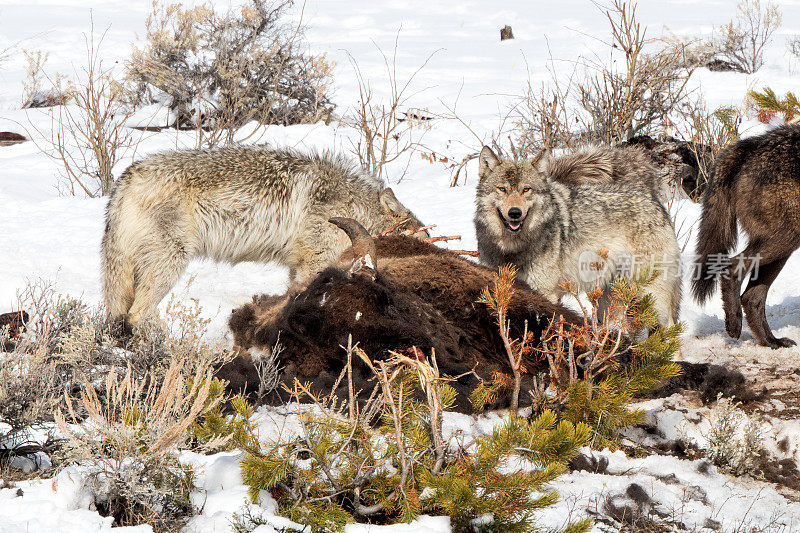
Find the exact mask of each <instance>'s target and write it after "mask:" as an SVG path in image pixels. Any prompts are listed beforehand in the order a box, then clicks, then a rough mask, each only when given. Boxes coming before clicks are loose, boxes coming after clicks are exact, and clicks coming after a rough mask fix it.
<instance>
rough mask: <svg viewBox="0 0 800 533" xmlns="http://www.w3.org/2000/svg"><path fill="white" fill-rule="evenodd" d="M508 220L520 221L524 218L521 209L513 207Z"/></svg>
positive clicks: (509, 211)
mask: <svg viewBox="0 0 800 533" xmlns="http://www.w3.org/2000/svg"><path fill="white" fill-rule="evenodd" d="M508 218H510V219H511V220H519V219H520V218H522V209H520V208H519V207H512V208H511V209H509V210H508Z"/></svg>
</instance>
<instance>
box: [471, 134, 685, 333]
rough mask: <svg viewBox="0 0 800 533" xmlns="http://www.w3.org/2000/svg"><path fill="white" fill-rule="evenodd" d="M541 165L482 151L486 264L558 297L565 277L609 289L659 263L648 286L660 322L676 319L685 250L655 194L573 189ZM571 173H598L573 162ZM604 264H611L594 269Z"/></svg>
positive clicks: (596, 186) (480, 209)
mask: <svg viewBox="0 0 800 533" xmlns="http://www.w3.org/2000/svg"><path fill="white" fill-rule="evenodd" d="M540 157H541V156H540ZM540 163H541V161H537V160H531V161H522V162H510V161H501V160H500V159H499V158H498V157H497V156H496V155H495V154H494V152H492V150H491V149H490V148H488V147H484V149H483V151H482V152H481V156H480V158H479V165H480V167H479V169H480V170H479V176H480V182H479V184H478V189H477V198H476V199H477V212H476V214H475V230H476V233H477V237H478V252H479V254H480V260H481V262H482V263H484V264H486V265H490V266H495V267H496V266H499V265H502V264H505V263H512V264H514V265H516V266H517V267H518V268H519V269H520V276H521V278H522V279H523V280H524V281H526V282H527V283H528V284H529V285H530V286H531V287H532V288H533V289H535V290H537V291H539V292H541V293H542V294H543V295H544V296H546V297H547V298H549V299H550V300H551V301H553V302H557V301H558V300H559V299H560V296H561V293H560V289H559V285H560V284H561V283H562V282H564V281H566V280H573V281H575V282H577V284H578V288H579V289H580V290H589V289H591V288H593V287H594V286H595V285H596V284H599V285H600V287H605V286H606V285H607V284H608V282H609V281H610V280H611V279H612V278H613V277H614V276H615V275H624V276H626V277H632V276H635V275H636V274H638V273H639V272H641V271H642V270H643V269H645V268H647V267H655V268H654V270H658V276H657V277H656V278H655V279H654V281H653V282H652V284H651V285H650V286H649V290H650V292H652V294H653V297H654V299H655V307H656V311H657V312H658V317H659V323H660V324H662V325H671V324H673V323H674V322H675V321H677V319H678V310H679V307H680V300H681V279H680V251H679V249H678V243H677V239H676V238H675V231H674V229H673V227H672V222H671V220H670V218H669V215H668V214H667V212H666V210H665V209H664V207H663V206H662V205H661V204H660V203H659V201H658V200H657V199H656V197H655V196H654V194H653V192H652V191H651V190H648V188H646V187H634V186H631V185H629V184H626V183H617V182H615V183H610V184H602V183H592V184H583V185H579V184H576V185H574V186H568V185H565V184H564V183H562V182H560V181H556V180H554V179H552V178H551V177H550V176H549V175H548V174H547V173H546V172H545V170H544V169H546V168H547V166H546V165H545V166H542V165H541V164H540ZM590 166H591V165H590ZM571 173H572V175H573V176H581V175H583V176H586V175H593V173H596V172H595V171H594V170H592V171H591V172H590V171H587V170H586V169H582V168H581V167H580V166H579V165H576V164H575V163H573V170H572V171H571ZM631 176H632V175H631ZM586 181H590V182H591V181H592V180H586ZM576 183H580V180H576ZM601 250H607V251H608V257H607V260H602V259H601V258H600V257H599V256H598V252H600V251H601ZM603 262H605V268H603V269H602V270H600V271H598V270H596V269H595V267H594V265H597V264H598V263H603ZM628 265H629V266H628ZM653 273H655V272H653ZM601 303H604V304H607V301H605V302H601ZM601 310H602V309H601Z"/></svg>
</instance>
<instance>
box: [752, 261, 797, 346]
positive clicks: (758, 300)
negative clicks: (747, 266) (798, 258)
mask: <svg viewBox="0 0 800 533" xmlns="http://www.w3.org/2000/svg"><path fill="white" fill-rule="evenodd" d="M788 259H789V258H788V257H785V258H783V259H778V260H777V261H773V262H772V263H769V264H766V265H759V269H758V277H756V278H753V277H752V275H751V277H750V282H749V283H748V284H747V288H746V289H745V291H744V294H742V306H743V307H744V312H745V316H746V317H747V325H748V326H749V327H750V331H752V332H753V336H754V337H755V338H756V339H757V340H758V343H759V344H760V345H762V346H769V347H770V348H773V349H774V348H786V347H789V346H794V345H795V344H797V343H796V342H795V341H793V340H791V339H789V338H782V339H779V338H777V337H775V335H773V334H772V330H770V327H769V324H768V323H767V313H766V303H767V293H768V292H769V287H770V285H772V282H774V281H775V278H777V277H778V273H779V272H780V271H781V269H782V268H783V266H784V265H785V264H786V261H787V260H788Z"/></svg>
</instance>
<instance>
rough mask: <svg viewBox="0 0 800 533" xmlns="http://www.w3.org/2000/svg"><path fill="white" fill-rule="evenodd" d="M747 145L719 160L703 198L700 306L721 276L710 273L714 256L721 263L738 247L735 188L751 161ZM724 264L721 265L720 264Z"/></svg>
mask: <svg viewBox="0 0 800 533" xmlns="http://www.w3.org/2000/svg"><path fill="white" fill-rule="evenodd" d="M747 152H748V150H746V149H745V144H744V143H738V144H736V145H733V146H731V147H730V148H728V149H727V150H725V152H723V153H722V154H721V155H720V157H719V158H718V159H717V162H716V165H715V167H714V176H713V178H712V179H711V181H710V182H709V185H708V188H707V189H706V191H705V194H704V195H703V215H702V216H701V218H700V231H699V232H698V234H697V249H696V264H695V267H696V268H697V269H698V271H697V272H695V276H694V279H693V281H692V293H693V295H694V299H695V300H696V301H697V302H698V303H703V302H705V301H706V300H707V299H708V298H709V297H710V296H711V293H712V292H713V291H714V287H715V285H716V281H717V278H718V276H716V275H715V274H714V273H713V272H710V266H711V265H712V264H713V263H714V261H712V260H711V259H712V256H717V257H718V258H719V259H720V260H721V259H723V258H725V257H726V256H727V254H728V253H729V252H730V251H731V250H732V249H733V248H734V247H735V246H736V241H737V238H738V232H737V230H736V211H735V209H734V198H733V185H734V182H735V178H736V175H737V174H738V172H739V170H740V169H741V167H742V165H743V163H744V162H745V160H746V158H747V155H748V154H747ZM721 263H722V261H720V264H721Z"/></svg>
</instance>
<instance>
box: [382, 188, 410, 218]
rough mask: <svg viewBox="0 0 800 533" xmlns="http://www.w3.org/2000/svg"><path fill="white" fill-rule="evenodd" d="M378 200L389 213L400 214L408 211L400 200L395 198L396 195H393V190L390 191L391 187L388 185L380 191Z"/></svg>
mask: <svg viewBox="0 0 800 533" xmlns="http://www.w3.org/2000/svg"><path fill="white" fill-rule="evenodd" d="M380 200H381V205H382V206H383V208H384V209H386V211H388V212H389V213H397V214H401V215H402V214H405V213H406V212H407V211H408V209H406V208H405V206H404V205H403V204H401V203H400V200H398V199H397V196H395V195H394V191H392V189H390V188H389V187H386V188H385V189H383V190H382V191H381V194H380Z"/></svg>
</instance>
